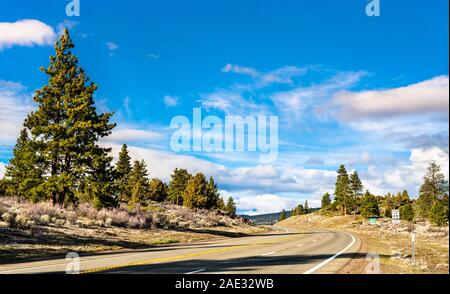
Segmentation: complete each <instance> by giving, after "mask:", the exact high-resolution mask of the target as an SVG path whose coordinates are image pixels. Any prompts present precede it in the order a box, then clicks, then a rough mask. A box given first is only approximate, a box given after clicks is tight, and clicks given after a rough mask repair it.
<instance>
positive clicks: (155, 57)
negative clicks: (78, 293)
mask: <svg viewBox="0 0 450 294" xmlns="http://www.w3.org/2000/svg"><path fill="white" fill-rule="evenodd" d="M147 57H148V58H151V59H158V58H159V54H155V53H149V54H147Z"/></svg>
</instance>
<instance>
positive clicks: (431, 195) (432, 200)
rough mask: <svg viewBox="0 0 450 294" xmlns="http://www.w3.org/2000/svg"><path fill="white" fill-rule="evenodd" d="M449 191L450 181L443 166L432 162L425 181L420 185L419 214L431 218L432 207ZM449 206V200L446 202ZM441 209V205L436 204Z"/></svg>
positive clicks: (445, 204)
mask: <svg viewBox="0 0 450 294" xmlns="http://www.w3.org/2000/svg"><path fill="white" fill-rule="evenodd" d="M447 193H448V182H447V181H446V180H445V177H444V174H442V173H441V167H440V166H439V165H437V164H436V163H431V164H430V165H429V167H428V169H427V172H426V174H425V176H424V182H423V184H422V186H421V187H420V191H419V198H418V199H417V210H418V214H419V216H420V217H422V218H426V219H429V218H430V212H431V208H432V207H433V206H434V205H436V204H437V203H438V202H441V201H442V199H444V198H445V195H447ZM444 206H446V207H447V208H448V201H447V203H444ZM436 207H437V209H438V210H439V209H440V206H436Z"/></svg>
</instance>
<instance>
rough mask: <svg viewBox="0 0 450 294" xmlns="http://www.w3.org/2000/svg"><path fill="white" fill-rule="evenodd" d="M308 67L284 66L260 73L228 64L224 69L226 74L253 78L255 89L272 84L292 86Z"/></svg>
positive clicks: (250, 68) (252, 69) (253, 69)
mask: <svg viewBox="0 0 450 294" xmlns="http://www.w3.org/2000/svg"><path fill="white" fill-rule="evenodd" d="M307 71H308V70H307V68H306V67H301V68H300V67H296V66H284V67H281V68H278V69H275V70H273V71H270V72H260V71H258V70H257V69H255V68H252V67H245V66H240V65H236V64H234V65H233V64H231V63H228V64H227V65H225V67H224V68H222V72H224V73H236V74H242V75H247V76H250V77H252V78H253V79H254V80H255V81H254V86H255V87H265V86H268V85H270V84H292V83H293V78H294V77H298V76H302V75H304V74H306V72H307Z"/></svg>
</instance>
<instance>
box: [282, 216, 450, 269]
mask: <svg viewBox="0 0 450 294" xmlns="http://www.w3.org/2000/svg"><path fill="white" fill-rule="evenodd" d="M275 226H280V227H292V228H303V229H312V228H324V229H327V228H329V229H337V230H343V231H347V232H350V233H353V234H355V235H357V236H358V237H359V238H360V239H361V241H362V246H361V249H360V252H361V255H359V256H356V257H355V258H354V259H353V261H352V262H351V263H350V264H349V265H348V266H347V267H346V268H344V269H343V270H342V271H341V272H342V273H366V272H367V270H369V267H368V261H367V258H366V256H367V255H368V254H369V253H371V254H376V255H377V256H379V262H380V271H381V273H445V274H448V273H449V263H448V260H449V227H448V226H446V227H435V226H432V225H430V224H429V223H428V222H417V223H410V222H405V221H402V223H401V224H400V225H393V224H392V221H391V219H386V218H381V219H379V220H378V223H377V224H376V225H370V224H369V223H368V221H367V220H366V219H365V218H363V217H361V216H353V215H347V216H339V215H334V216H332V215H321V214H320V213H319V212H316V213H311V214H307V215H301V216H293V217H291V218H288V219H286V220H284V221H281V222H279V223H277V224H275ZM412 232H415V236H416V237H415V238H416V247H415V253H416V263H415V264H412V262H411V261H412V259H411V246H412V245H411V235H412Z"/></svg>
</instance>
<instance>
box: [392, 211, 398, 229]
mask: <svg viewBox="0 0 450 294" xmlns="http://www.w3.org/2000/svg"><path fill="white" fill-rule="evenodd" d="M391 213H392V224H393V225H398V224H400V210H399V209H392V211H391Z"/></svg>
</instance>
